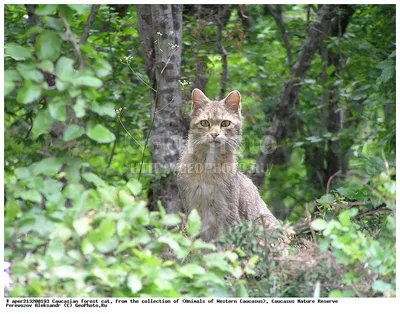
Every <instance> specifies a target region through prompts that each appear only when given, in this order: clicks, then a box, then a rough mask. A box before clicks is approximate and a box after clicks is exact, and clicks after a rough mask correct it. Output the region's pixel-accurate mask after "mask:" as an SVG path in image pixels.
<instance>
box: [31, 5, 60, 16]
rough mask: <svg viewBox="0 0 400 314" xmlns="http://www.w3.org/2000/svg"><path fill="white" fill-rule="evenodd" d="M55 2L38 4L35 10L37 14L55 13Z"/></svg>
mask: <svg viewBox="0 0 400 314" xmlns="http://www.w3.org/2000/svg"><path fill="white" fill-rule="evenodd" d="M57 6H58V5H57V4H39V6H38V8H37V9H36V10H35V14H37V15H50V14H53V13H55V11H56V9H57Z"/></svg>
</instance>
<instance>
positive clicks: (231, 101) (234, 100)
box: [222, 90, 240, 112]
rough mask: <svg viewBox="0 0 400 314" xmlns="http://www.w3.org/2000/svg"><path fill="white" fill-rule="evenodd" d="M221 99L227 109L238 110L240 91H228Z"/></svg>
mask: <svg viewBox="0 0 400 314" xmlns="http://www.w3.org/2000/svg"><path fill="white" fill-rule="evenodd" d="M222 101H223V102H224V103H225V107H227V108H228V109H230V110H232V111H233V112H240V93H239V92H238V91H237V90H234V91H232V92H230V93H229V94H228V96H226V97H225V98H224V99H223V100H222Z"/></svg>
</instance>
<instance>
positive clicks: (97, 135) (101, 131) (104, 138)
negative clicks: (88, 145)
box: [87, 124, 115, 143]
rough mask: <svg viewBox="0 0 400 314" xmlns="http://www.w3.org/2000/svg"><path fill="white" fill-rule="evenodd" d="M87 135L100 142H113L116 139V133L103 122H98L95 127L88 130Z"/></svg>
mask: <svg viewBox="0 0 400 314" xmlns="http://www.w3.org/2000/svg"><path fill="white" fill-rule="evenodd" d="M87 136H88V137H89V138H90V139H92V140H94V141H96V142H99V143H111V142H113V141H115V135H114V134H113V133H111V132H110V131H109V130H108V129H107V128H106V127H104V126H102V125H101V124H96V126H95V127H94V128H92V129H90V130H89V131H88V132H87Z"/></svg>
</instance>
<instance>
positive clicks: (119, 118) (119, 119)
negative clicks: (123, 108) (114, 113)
mask: <svg viewBox="0 0 400 314" xmlns="http://www.w3.org/2000/svg"><path fill="white" fill-rule="evenodd" d="M118 121H119V123H120V124H121V125H122V127H123V128H124V130H125V132H126V133H127V134H128V135H129V136H130V138H132V139H133V140H134V141H135V142H136V144H138V145H139V146H140V148H141V149H143V146H142V145H141V144H140V143H139V142H138V141H137V140H136V139H135V138H134V137H133V136H132V135H131V133H129V132H128V130H127V129H126V128H125V125H124V124H123V123H122V121H121V117H120V116H119V115H118Z"/></svg>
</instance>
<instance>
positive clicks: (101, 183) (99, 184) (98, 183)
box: [82, 172, 107, 187]
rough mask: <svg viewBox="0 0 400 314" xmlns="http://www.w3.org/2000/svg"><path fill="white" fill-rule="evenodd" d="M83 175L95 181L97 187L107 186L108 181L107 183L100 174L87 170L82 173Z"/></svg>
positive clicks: (90, 180)
mask: <svg viewBox="0 0 400 314" xmlns="http://www.w3.org/2000/svg"><path fill="white" fill-rule="evenodd" d="M82 177H83V178H84V179H85V180H86V181H88V182H91V183H93V184H94V185H95V186H96V187H102V186H103V187H106V186H107V183H105V182H104V181H103V180H102V179H101V178H100V177H99V176H98V175H96V174H94V173H92V172H86V173H84V174H82Z"/></svg>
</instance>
